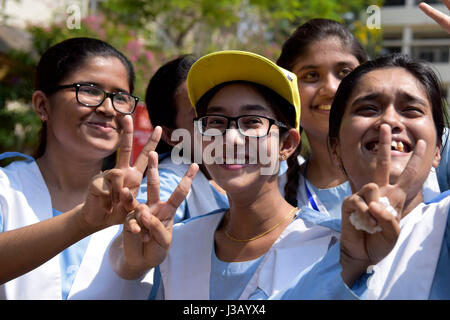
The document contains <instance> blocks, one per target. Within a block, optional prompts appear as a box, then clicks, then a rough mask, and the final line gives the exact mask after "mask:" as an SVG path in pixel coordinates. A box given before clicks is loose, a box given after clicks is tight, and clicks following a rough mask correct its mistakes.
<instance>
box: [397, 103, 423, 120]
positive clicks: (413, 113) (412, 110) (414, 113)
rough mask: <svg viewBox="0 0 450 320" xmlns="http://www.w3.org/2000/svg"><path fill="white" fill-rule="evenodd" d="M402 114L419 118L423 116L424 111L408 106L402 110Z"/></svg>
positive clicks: (420, 108) (417, 107)
mask: <svg viewBox="0 0 450 320" xmlns="http://www.w3.org/2000/svg"><path fill="white" fill-rule="evenodd" d="M402 112H403V113H404V114H405V115H406V116H409V117H420V116H422V115H424V114H425V111H424V110H423V108H422V107H419V106H414V105H408V106H406V107H404V108H403V109H402Z"/></svg>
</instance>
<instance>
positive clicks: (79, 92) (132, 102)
mask: <svg viewBox="0 0 450 320" xmlns="http://www.w3.org/2000/svg"><path fill="white" fill-rule="evenodd" d="M66 88H75V96H76V98H77V101H78V103H80V104H82V105H84V106H86V107H98V106H100V105H101V104H102V103H103V101H105V100H106V98H108V97H109V98H111V101H112V105H113V108H114V110H116V111H117V112H120V113H122V114H132V113H133V112H134V110H135V109H136V105H137V103H138V101H139V98H138V97H135V96H132V95H131V94H129V93H126V92H106V91H105V90H103V89H102V88H99V87H97V86H96V85H94V84H91V83H72V84H65V85H61V86H57V87H55V88H54V89H53V90H54V91H57V90H61V89H66Z"/></svg>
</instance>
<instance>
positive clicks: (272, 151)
mask: <svg viewBox="0 0 450 320" xmlns="http://www.w3.org/2000/svg"><path fill="white" fill-rule="evenodd" d="M210 114H215V115H223V116H228V117H238V116H241V115H258V116H263V117H267V118H271V119H275V120H279V121H280V119H277V117H276V115H275V113H274V112H273V111H272V109H271V107H270V106H269V103H268V102H267V101H266V100H265V99H264V98H263V97H262V95H261V94H260V93H259V92H258V91H257V90H256V89H255V88H253V87H252V85H250V84H243V83H235V84H229V85H226V86H224V87H223V88H221V89H220V90H219V91H218V92H217V93H216V94H215V95H214V96H213V97H212V99H211V101H210V102H209V104H208V107H207V109H206V115H210ZM229 128H230V129H228V130H227V131H226V133H225V135H224V136H217V137H213V138H212V139H208V138H209V137H208V138H207V137H203V152H204V154H205V152H206V151H207V150H211V147H212V146H213V144H214V143H217V141H219V142H220V141H221V143H220V145H219V147H220V148H221V150H222V152H223V154H222V158H221V159H219V157H217V154H216V155H215V162H216V163H213V164H206V168H207V170H208V172H209V174H210V175H211V177H212V178H213V179H214V180H215V181H216V182H217V184H218V185H219V186H221V187H222V188H223V189H225V190H226V191H227V192H232V193H233V192H240V191H243V190H245V189H248V188H249V187H253V188H259V187H260V186H261V185H262V184H263V183H264V181H267V180H269V179H273V178H274V177H276V174H277V172H278V171H277V172H276V173H273V174H262V172H263V171H262V169H263V168H265V167H267V166H271V167H272V166H275V167H276V168H278V161H279V155H280V152H281V151H282V146H283V143H280V139H279V128H278V127H277V126H276V125H272V126H271V127H270V131H269V133H268V135H267V136H264V137H260V138H249V137H246V136H243V135H242V134H241V133H240V132H239V131H238V129H237V126H236V123H235V122H234V121H232V122H231V123H230V127H229ZM291 130H294V131H295V132H297V131H296V130H295V129H291ZM289 132H290V131H289ZM216 139H217V140H216ZM219 139H221V140H219ZM250 140H253V141H250ZM288 140H289V139H288ZM294 140H295V139H294ZM253 142H255V143H256V145H257V147H258V149H257V152H255V151H256V150H255V149H253V148H251V147H249V145H250V144H251V143H253ZM294 143H295V142H294ZM298 143H299V137H298V140H297V142H296V145H298ZM294 149H295V147H294ZM294 149H292V150H289V151H287V154H286V155H287V156H289V155H290V153H292V152H293V151H294ZM230 150H231V152H230ZM284 151H286V150H284ZM289 152H290V153H289ZM261 155H264V156H267V157H268V158H269V159H270V163H269V164H268V165H267V164H262V163H261V162H262V161H260V160H261V159H260V156H261ZM203 159H205V155H204V156H203ZM205 163H207V162H206V161H205Z"/></svg>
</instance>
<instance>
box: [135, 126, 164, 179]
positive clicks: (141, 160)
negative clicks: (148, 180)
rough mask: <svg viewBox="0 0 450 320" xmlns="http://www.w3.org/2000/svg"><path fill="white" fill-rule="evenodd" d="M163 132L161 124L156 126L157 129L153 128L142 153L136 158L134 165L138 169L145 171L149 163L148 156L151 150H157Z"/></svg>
mask: <svg viewBox="0 0 450 320" xmlns="http://www.w3.org/2000/svg"><path fill="white" fill-rule="evenodd" d="M161 133H162V129H161V127H160V126H157V127H155V129H153V132H152V134H151V135H150V137H149V138H148V140H147V143H146V144H145V146H144V148H143V149H142V151H141V153H139V155H138V157H137V158H136V162H135V163H134V167H135V168H136V169H138V170H139V171H140V172H142V173H144V171H145V168H146V167H147V163H148V156H149V154H150V152H152V151H155V149H156V146H157V145H158V142H159V139H161Z"/></svg>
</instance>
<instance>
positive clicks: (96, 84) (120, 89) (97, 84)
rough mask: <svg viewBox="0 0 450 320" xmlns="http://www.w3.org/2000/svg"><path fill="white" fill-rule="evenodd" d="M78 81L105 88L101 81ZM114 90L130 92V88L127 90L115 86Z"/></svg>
mask: <svg viewBox="0 0 450 320" xmlns="http://www.w3.org/2000/svg"><path fill="white" fill-rule="evenodd" d="M78 83H83V84H93V85H94V86H96V87H99V88H102V89H103V86H102V85H101V84H100V83H97V82H94V81H79V82H78ZM103 90H105V89H103ZM105 91H106V90H105ZM113 92H124V93H128V94H130V93H129V92H128V90H125V89H123V88H114V90H113Z"/></svg>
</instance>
